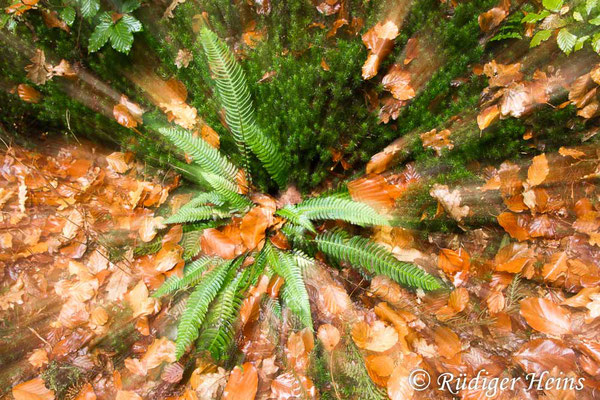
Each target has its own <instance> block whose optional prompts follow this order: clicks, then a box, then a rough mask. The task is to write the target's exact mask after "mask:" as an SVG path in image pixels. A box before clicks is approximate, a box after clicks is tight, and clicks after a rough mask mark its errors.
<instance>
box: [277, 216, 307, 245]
mask: <svg viewBox="0 0 600 400" xmlns="http://www.w3.org/2000/svg"><path fill="white" fill-rule="evenodd" d="M281 232H283V234H284V235H285V236H286V237H287V238H288V240H289V241H290V243H291V244H292V247H301V248H303V249H306V248H308V247H309V245H310V242H309V241H308V239H307V237H306V229H305V228H304V227H302V226H299V225H296V224H293V223H291V222H288V223H286V224H285V225H283V226H282V227H281Z"/></svg>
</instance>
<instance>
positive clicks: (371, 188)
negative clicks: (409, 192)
mask: <svg viewBox="0 0 600 400" xmlns="http://www.w3.org/2000/svg"><path fill="white" fill-rule="evenodd" d="M348 191H349V192H350V196H351V197H352V199H353V200H355V201H360V202H363V203H367V204H369V205H370V206H371V207H374V208H375V209H377V210H380V209H383V210H387V209H390V208H393V207H394V205H395V204H396V199H397V198H398V197H400V195H401V194H402V190H401V189H400V188H398V187H397V186H396V185H393V184H391V183H389V182H388V181H387V180H386V179H385V178H384V177H383V176H381V175H367V176H364V177H362V178H359V179H355V180H353V181H350V182H349V183H348Z"/></svg>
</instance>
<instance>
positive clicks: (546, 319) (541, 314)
mask: <svg viewBox="0 0 600 400" xmlns="http://www.w3.org/2000/svg"><path fill="white" fill-rule="evenodd" d="M520 313H521V316H522V317H523V318H525V321H527V323H528V324H529V325H530V326H531V327H532V328H533V329H535V330H537V331H539V332H542V333H546V334H548V335H553V336H561V335H565V334H567V333H570V332H571V313H570V312H569V311H568V310H567V309H566V308H563V307H561V306H559V305H558V304H556V303H553V302H552V301H550V300H547V299H542V298H539V297H529V298H527V299H525V300H523V301H521V311H520Z"/></svg>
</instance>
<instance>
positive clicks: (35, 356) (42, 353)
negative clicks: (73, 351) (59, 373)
mask: <svg viewBox="0 0 600 400" xmlns="http://www.w3.org/2000/svg"><path fill="white" fill-rule="evenodd" d="M27 361H29V364H31V365H32V366H33V367H34V368H41V367H43V366H44V365H45V364H48V352H47V351H46V350H44V349H37V350H34V351H33V353H31V355H30V356H29V358H28V359H27Z"/></svg>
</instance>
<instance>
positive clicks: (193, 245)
mask: <svg viewBox="0 0 600 400" xmlns="http://www.w3.org/2000/svg"><path fill="white" fill-rule="evenodd" d="M202 232H204V231H203V230H198V231H190V232H184V233H183V237H182V238H181V242H180V245H181V247H183V255H182V257H183V259H184V260H185V261H189V260H191V259H192V258H194V257H196V256H197V255H198V254H199V253H200V250H202V246H201V245H200V237H201V236H202Z"/></svg>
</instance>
